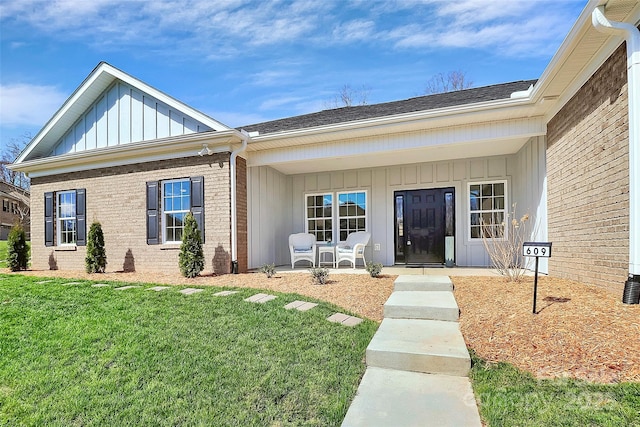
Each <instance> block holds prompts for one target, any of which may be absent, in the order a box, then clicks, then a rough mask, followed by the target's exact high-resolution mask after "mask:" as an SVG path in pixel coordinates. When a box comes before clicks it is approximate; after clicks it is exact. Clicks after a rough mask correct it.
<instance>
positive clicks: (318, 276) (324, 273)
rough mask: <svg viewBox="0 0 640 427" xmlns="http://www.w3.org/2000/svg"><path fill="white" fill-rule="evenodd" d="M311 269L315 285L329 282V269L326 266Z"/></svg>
mask: <svg viewBox="0 0 640 427" xmlns="http://www.w3.org/2000/svg"><path fill="white" fill-rule="evenodd" d="M309 271H311V278H312V279H313V284H314V285H324V284H325V283H327V279H328V278H329V270H327V269H326V268H312V269H310V270H309Z"/></svg>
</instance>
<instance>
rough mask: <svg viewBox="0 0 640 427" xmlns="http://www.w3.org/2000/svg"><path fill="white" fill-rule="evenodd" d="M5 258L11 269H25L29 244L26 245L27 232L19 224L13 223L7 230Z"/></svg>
mask: <svg viewBox="0 0 640 427" xmlns="http://www.w3.org/2000/svg"><path fill="white" fill-rule="evenodd" d="M7 258H8V265H9V268H10V269H11V271H18V270H26V269H27V263H28V261H29V246H27V234H26V233H25V232H24V228H22V225H21V224H16V225H14V226H13V227H12V228H11V231H10V232H9V239H8V240H7Z"/></svg>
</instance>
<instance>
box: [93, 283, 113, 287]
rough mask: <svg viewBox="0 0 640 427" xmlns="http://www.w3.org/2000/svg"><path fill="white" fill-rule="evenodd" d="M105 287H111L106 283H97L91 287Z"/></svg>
mask: <svg viewBox="0 0 640 427" xmlns="http://www.w3.org/2000/svg"><path fill="white" fill-rule="evenodd" d="M105 286H109V285H107V284H106V283H96V284H95V285H91V287H92V288H104V287H105Z"/></svg>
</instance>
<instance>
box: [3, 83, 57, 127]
mask: <svg viewBox="0 0 640 427" xmlns="http://www.w3.org/2000/svg"><path fill="white" fill-rule="evenodd" d="M66 98H67V94H64V93H62V92H61V91H60V90H59V89H58V88H56V87H55V86H40V85H30V84H22V83H18V84H8V85H6V84H2V85H0V123H2V126H24V125H26V126H42V125H44V124H45V123H46V122H47V120H49V119H50V118H51V116H53V114H54V113H55V112H56V111H57V110H58V108H60V106H61V105H62V103H63V102H64V101H65V100H66Z"/></svg>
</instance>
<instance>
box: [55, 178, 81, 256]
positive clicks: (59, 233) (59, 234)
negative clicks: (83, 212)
mask: <svg viewBox="0 0 640 427" xmlns="http://www.w3.org/2000/svg"><path fill="white" fill-rule="evenodd" d="M63 194H76V191H75V190H67V191H58V192H56V193H55V196H56V197H55V200H56V204H55V213H56V223H55V225H56V238H57V239H58V240H57V245H56V246H76V242H77V241H78V217H77V215H75V216H65V217H63V216H62V215H61V212H60V206H61V203H60V196H62V195H63ZM75 209H78V199H77V198H76V201H75ZM69 220H73V221H75V223H76V230H75V236H74V237H75V238H74V239H73V242H72V243H61V242H62V222H63V221H69Z"/></svg>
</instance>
